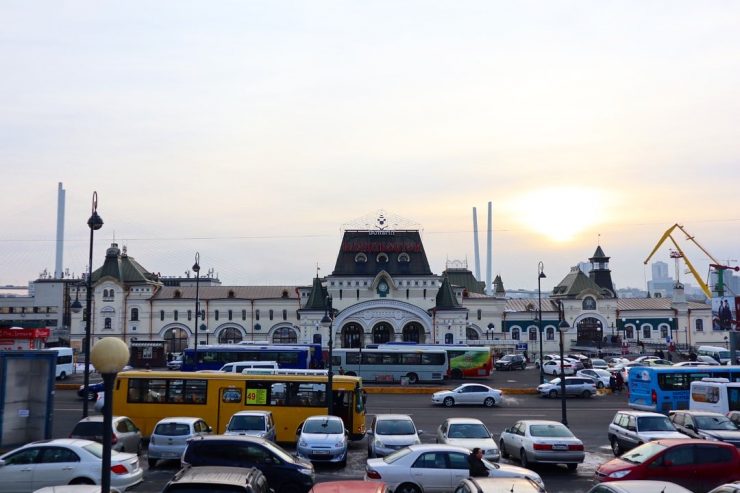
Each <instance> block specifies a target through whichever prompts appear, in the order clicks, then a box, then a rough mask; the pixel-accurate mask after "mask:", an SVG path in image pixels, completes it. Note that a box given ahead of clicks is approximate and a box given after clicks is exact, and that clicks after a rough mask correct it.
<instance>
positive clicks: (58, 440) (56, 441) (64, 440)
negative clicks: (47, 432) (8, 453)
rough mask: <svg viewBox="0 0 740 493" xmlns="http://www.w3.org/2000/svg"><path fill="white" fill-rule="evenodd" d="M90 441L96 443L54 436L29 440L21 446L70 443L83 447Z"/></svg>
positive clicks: (83, 439) (82, 439)
mask: <svg viewBox="0 0 740 493" xmlns="http://www.w3.org/2000/svg"><path fill="white" fill-rule="evenodd" d="M91 443H97V442H94V441H92V440H87V439H85V438H54V439H52V440H38V441H36V442H31V443H27V444H25V445H23V446H22V447H19V448H23V447H30V446H34V447H36V446H39V445H71V446H76V447H84V446H85V445H89V444H91Z"/></svg>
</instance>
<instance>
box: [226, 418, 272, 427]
mask: <svg viewBox="0 0 740 493" xmlns="http://www.w3.org/2000/svg"><path fill="white" fill-rule="evenodd" d="M228 429H229V431H234V430H246V431H249V430H259V431H264V429H265V417H264V416H234V417H232V418H231V421H230V422H229V427H228Z"/></svg>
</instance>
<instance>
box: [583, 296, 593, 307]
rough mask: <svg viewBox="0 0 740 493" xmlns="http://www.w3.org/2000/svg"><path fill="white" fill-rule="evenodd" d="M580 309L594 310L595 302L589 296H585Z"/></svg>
mask: <svg viewBox="0 0 740 493" xmlns="http://www.w3.org/2000/svg"><path fill="white" fill-rule="evenodd" d="M581 307H583V309H584V310H596V300H595V299H593V298H592V297H590V296H586V297H585V298H583V303H581Z"/></svg>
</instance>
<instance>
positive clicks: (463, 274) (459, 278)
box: [443, 269, 486, 294]
mask: <svg viewBox="0 0 740 493" xmlns="http://www.w3.org/2000/svg"><path fill="white" fill-rule="evenodd" d="M443 275H445V276H446V277H447V278H448V279H449V280H450V284H452V285H453V286H460V287H461V288H465V289H466V290H467V291H468V293H479V294H483V293H484V291H485V287H486V283H485V282H482V281H479V280H477V279H476V278H475V276H474V275H473V273H472V272H470V271H469V270H468V269H445V271H444V272H443Z"/></svg>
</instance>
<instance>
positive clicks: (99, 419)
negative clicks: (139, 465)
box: [69, 416, 144, 455]
mask: <svg viewBox="0 0 740 493" xmlns="http://www.w3.org/2000/svg"><path fill="white" fill-rule="evenodd" d="M112 423H113V436H112V443H113V450H117V451H118V452H133V453H136V454H138V455H141V452H142V451H143V450H144V445H143V442H142V437H141V431H139V428H138V427H137V426H136V425H135V424H134V422H133V421H131V418H128V417H126V416H113V421H112ZM69 438H83V439H85V440H93V441H95V442H102V441H103V416H88V417H87V418H82V419H81V420H80V421H78V422H77V424H76V425H75V427H74V428H73V429H72V433H70V434H69Z"/></svg>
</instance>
